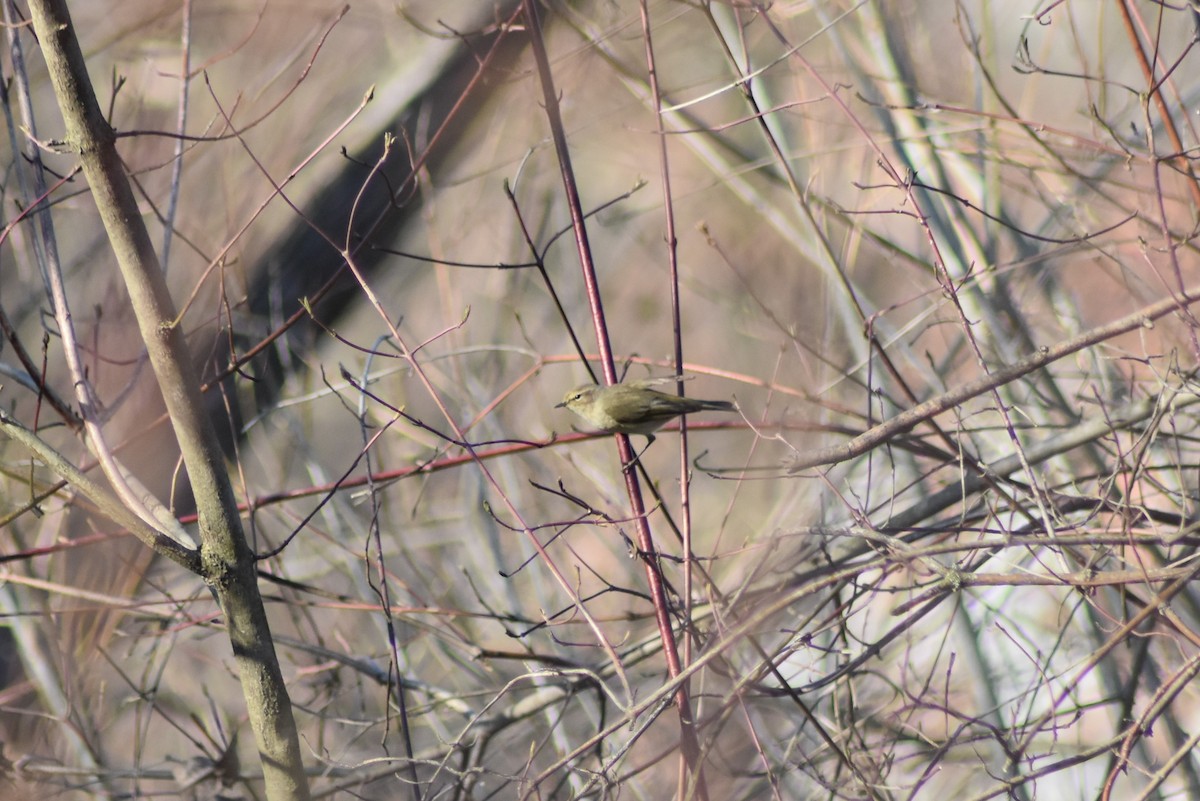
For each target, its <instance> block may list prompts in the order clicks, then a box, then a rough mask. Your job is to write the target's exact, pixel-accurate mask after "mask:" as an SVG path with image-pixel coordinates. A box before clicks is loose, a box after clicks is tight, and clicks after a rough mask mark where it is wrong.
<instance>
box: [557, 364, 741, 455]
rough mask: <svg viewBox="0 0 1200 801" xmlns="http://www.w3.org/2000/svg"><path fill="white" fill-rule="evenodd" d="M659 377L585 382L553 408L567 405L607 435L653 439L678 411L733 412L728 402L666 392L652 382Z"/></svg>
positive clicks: (681, 412)
mask: <svg viewBox="0 0 1200 801" xmlns="http://www.w3.org/2000/svg"><path fill="white" fill-rule="evenodd" d="M660 383H663V381H662V379H658V380H654V379H650V380H647V381H630V382H628V383H625V384H614V385H613V386H611V387H602V386H599V385H596V384H584V385H583V386H579V387H575V389H573V390H571V391H570V392H568V393H567V394H566V395H565V396H564V397H563V399H562V403H559V404H557V405H556V406H555V408H556V409H557V408H564V407H565V408H567V409H570V410H571V411H573V412H575V414H577V415H579V416H580V417H582V418H583V419H584V420H587V421H588V422H589V423H591V424H592V425H593V426H595V427H596V428H598V429H600V430H601V431H604V432H607V433H609V434H642V435H643V436H646V437H649V438H650V440H651V441H653V440H654V432H655V431H657V430H658V429H659V428H660V427H661V426H662V425H663V424H664V423H667V422H668V421H670V420H673V419H675V418H676V417H678V416H679V415H681V414H692V413H693V412H704V411H714V412H732V411H736V407H735V406H734V405H733V404H732V403H730V402H729V401H712V400H698V399H696V398H681V397H680V396H678V395H668V394H667V393H665V392H659V391H658V390H656V389H650V386H649V385H651V384H660Z"/></svg>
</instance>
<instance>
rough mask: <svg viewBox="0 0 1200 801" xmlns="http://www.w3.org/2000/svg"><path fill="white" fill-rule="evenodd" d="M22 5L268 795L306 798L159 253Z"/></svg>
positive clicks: (107, 141)
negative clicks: (163, 438)
mask: <svg viewBox="0 0 1200 801" xmlns="http://www.w3.org/2000/svg"><path fill="white" fill-rule="evenodd" d="M29 5H30V12H31V15H32V17H33V23H34V29H35V31H36V33H37V36H38V40H39V41H40V43H41V46H42V52H43V54H44V56H45V59H46V67H47V71H48V73H49V76H50V82H51V84H52V85H53V87H54V93H55V97H56V98H57V100H58V104H59V108H60V109H61V111H62V114H63V121H64V123H65V126H66V136H65V140H66V143H67V145H68V147H70V148H71V149H72V150H74V151H75V152H77V153H78V154H79V158H80V164H81V166H82V168H83V173H84V175H85V176H86V177H87V181H88V185H89V187H90V188H91V192H92V197H93V199H94V200H95V202H96V207H97V210H98V212H99V215H100V219H101V221H102V222H103V223H104V228H105V231H106V232H107V234H108V237H109V242H110V244H111V246H112V248H113V252H114V254H115V255H116V258H117V263H118V265H119V266H120V269H121V274H122V277H123V278H124V282H125V287H126V290H127V291H128V293H129V298H130V302H131V304H132V307H133V311H134V314H135V315H136V317H137V321H138V327H139V330H140V332H141V335H142V340H143V342H144V344H145V346H146V350H147V354H148V355H149V358H150V363H151V365H152V367H153V368H154V374H155V376H156V377H157V379H158V384H159V388H160V390H161V391H162V395H163V400H164V402H165V404H166V407H167V412H168V414H169V415H170V418H171V422H172V425H173V427H174V430H175V436H176V438H177V439H178V441H179V446H180V450H181V452H182V454H183V459H184V462H185V464H186V466H187V471H188V477H189V479H190V480H191V483H192V488H193V490H194V494H195V498H196V504H197V508H198V512H199V521H200V535H201V539H202V545H201V565H202V568H201V573H202V575H203V577H204V579H205V580H206V581H207V582H209V584H210V585H211V586H212V587H213V588H214V590H215V591H216V593H217V598H218V601H219V602H220V604H221V607H222V610H223V611H224V613H225V616H226V625H227V627H228V630H229V637H230V640H231V644H232V646H233V653H234V657H235V658H236V660H237V665H238V675H239V678H240V681H241V684H242V690H243V693H244V695H245V697H246V702H247V707H248V712H249V717H250V723H251V726H252V728H253V730H254V734H255V738H256V740H257V743H258V749H259V755H260V757H261V760H262V769H263V779H264V782H265V785H266V789H267V796H268V797H269V798H272V799H307V798H308V797H309V792H308V783H307V779H306V777H305V775H304V765H303V762H302V761H301V758H300V747H299V739H298V737H297V735H296V726H295V721H294V719H293V717H292V706H291V701H290V699H289V698H288V694H287V688H286V686H285V685H284V682H283V675H282V673H281V671H280V668H279V662H278V660H277V659H276V656H275V649H274V645H273V643H272V640H271V633H270V628H269V626H268V625H267V618H266V612H265V610H264V609H263V605H262V597H261V596H260V595H259V592H258V586H257V576H256V572H255V563H254V554H253V553H252V552H251V551H250V549H249V546H248V545H247V544H246V541H245V537H244V536H243V534H242V527H241V520H240V518H239V515H238V510H237V504H236V501H235V499H234V496H233V488H232V486H231V485H230V482H229V475H228V473H227V472H226V471H225V469H224V457H223V455H222V452H221V449H220V445H219V443H218V441H217V437H216V432H215V430H214V429H213V426H212V422H211V421H210V420H209V418H208V417H207V415H206V414H205V412H204V405H203V403H202V396H201V393H200V382H199V378H198V376H197V375H196V373H195V371H194V369H193V367H192V360H191V356H190V354H189V352H188V349H187V343H186V341H185V340H184V336H183V330H182V328H181V327H180V326H179V325H176V324H174V322H173V321H174V320H175V319H176V312H175V306H174V303H173V301H172V300H171V296H170V293H169V291H168V289H167V285H166V281H165V280H164V278H163V275H162V269H161V267H160V265H159V261H158V256H157V254H156V253H155V252H154V247H153V245H152V244H151V242H150V235H149V232H147V230H146V227H145V225H144V224H143V223H142V218H141V215H140V213H139V210H138V207H137V202H136V201H135V199H134V196H133V191H132V189H131V187H130V185H129V181H128V178H127V176H126V175H125V172H124V168H123V166H122V164H121V159H120V157H119V156H118V154H117V149H116V134H115V133H114V131H113V130H112V128H111V127H110V126H109V125H108V122H107V121H106V120H105V119H104V116H103V114H102V112H101V110H100V106H99V104H98V103H97V101H96V95H95V92H94V91H93V89H92V85H91V82H90V79H89V77H88V73H87V67H86V65H85V63H84V59H83V53H82V51H81V50H80V47H79V42H78V40H77V39H76V37H75V30H74V25H73V23H72V22H71V16H70V13H69V11H68V9H67V6H66V3H65V1H64V0H32V2H30V4H29Z"/></svg>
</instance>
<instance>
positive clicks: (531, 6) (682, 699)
mask: <svg viewBox="0 0 1200 801" xmlns="http://www.w3.org/2000/svg"><path fill="white" fill-rule="evenodd" d="M525 19H526V22H527V24H528V26H529V41H530V46H531V47H532V49H533V55H534V60H535V62H536V63H537V69H538V76H539V79H540V81H541V86H542V101H543V103H544V104H545V108H546V117H547V118H548V120H549V124H550V132H551V137H552V138H553V141H554V149H555V153H556V154H557V156H558V164H559V171H560V172H561V174H562V180H563V188H564V191H565V192H566V196H567V206H568V209H569V210H570V215H571V225H572V227H573V229H574V232H575V242H576V247H577V250H578V252H579V263H580V267H581V269H582V272H583V281H584V286H585V287H586V289H587V296H588V303H589V306H590V308H591V310H592V322H593V324H594V325H595V328H596V344H597V347H598V349H599V352H600V362H601V367H602V369H603V370H604V379H605V383H606V384H610V385H611V384H615V383H616V381H617V373H616V368H615V366H614V364H613V354H612V345H611V343H610V341H609V338H608V328H607V326H606V323H605V319H604V306H603V304H602V302H601V299H600V287H599V283H598V281H597V280H596V265H595V262H594V261H593V259H592V250H591V245H590V243H589V241H588V236H587V227H586V225H585V221H584V214H583V205H582V203H581V202H580V200H579V189H578V186H577V184H576V182H575V174H574V170H573V169H572V167H571V156H570V151H569V150H568V148H567V137H566V133H565V128H564V127H563V124H562V115H561V113H560V110H559V106H558V96H557V93H556V90H555V88H554V81H553V76H552V75H551V72H550V59H549V56H548V55H547V53H546V44H545V41H544V40H543V39H542V29H541V23H540V21H539V19H538V13H537V3H536V2H535V1H534V0H525ZM616 440H617V448H618V449H619V452H620V455H621V462H622V464H623V465H624V467H625V469H624V470H623V471H622V472H623V473H624V476H625V488H626V490H627V492H628V493H629V502H630V506H631V507H632V512H633V514H632V517H633V519H634V520H636V521H637V531H638V548H639V549H640V551H641V555H642V559H643V561H644V562H645V565H646V578H647V582H648V584H649V587H650V596H651V598H652V599H653V602H654V613H655V620H656V622H657V624H658V630H659V636H660V637H661V638H662V642H663V653H664V655H665V656H666V659H667V670H668V673H669V675H670V676H671V677H672V678H675V677H676V676H678V675H679V674H680V673H681V672H682V669H683V668H682V665H681V663H680V661H679V649H678V647H677V645H676V642H675V632H674V629H673V628H672V624H671V615H670V609H669V602H668V600H667V594H666V590H665V588H664V586H663V577H662V574H661V573H660V569H659V565H658V558H657V553H658V552H657V550H656V549H655V546H654V538H653V536H652V534H651V533H650V524H649V522H648V521H647V519H646V506H645V502H644V501H643V500H642V491H641V485H640V484H639V483H638V480H637V475H636V474H635V473H634V471H633V470H632V469H631V467H632V464H633V462H634V455H633V449H632V448H631V447H630V444H629V437H628V436H626V435H624V434H618V435H617V437H616ZM675 703H676V704H677V705H678V707H679V729H680V749H681V751H682V754H683V758H684V760H685V762H686V764H687V768H688V772H689V774H690V775H691V776H692V777H693V778H694V780H695V782H696V785H695V786H696V797H697V798H700V799H706V798H707V797H708V796H707V791H706V789H705V785H704V780H703V776H702V773H701V771H700V745H699V741H698V739H697V736H696V724H695V721H694V720H693V719H692V709H691V700H690V698H689V695H688V690H687V683H686V682H680V684H679V688H678V690H677V691H676V693H675ZM680 792H681V793H682V792H683V788H682V787H681V788H680Z"/></svg>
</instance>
